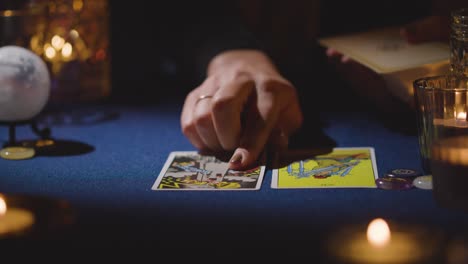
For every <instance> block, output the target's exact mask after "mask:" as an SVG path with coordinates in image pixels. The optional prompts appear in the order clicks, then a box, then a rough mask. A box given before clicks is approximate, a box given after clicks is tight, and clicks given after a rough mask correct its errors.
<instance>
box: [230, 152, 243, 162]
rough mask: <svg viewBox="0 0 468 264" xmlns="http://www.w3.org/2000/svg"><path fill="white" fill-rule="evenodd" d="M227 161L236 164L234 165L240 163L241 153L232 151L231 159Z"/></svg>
mask: <svg viewBox="0 0 468 264" xmlns="http://www.w3.org/2000/svg"><path fill="white" fill-rule="evenodd" d="M229 162H231V163H232V164H236V165H238V164H241V163H242V154H240V153H238V152H236V153H234V155H232V157H231V160H230V161H229Z"/></svg>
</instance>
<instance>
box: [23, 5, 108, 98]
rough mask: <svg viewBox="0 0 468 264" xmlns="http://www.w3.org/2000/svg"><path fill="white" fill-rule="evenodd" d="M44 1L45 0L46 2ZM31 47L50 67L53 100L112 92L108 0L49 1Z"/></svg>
mask: <svg viewBox="0 0 468 264" xmlns="http://www.w3.org/2000/svg"><path fill="white" fill-rule="evenodd" d="M43 2H44V1H43ZM45 3H46V7H47V16H48V17H47V24H46V28H45V29H44V32H43V34H42V35H37V36H36V37H33V38H31V42H30V48H31V49H32V50H33V51H34V52H36V53H37V54H39V55H40V56H41V57H42V58H43V59H44V60H45V62H46V63H47V65H48V66H49V69H50V72H51V79H52V87H51V96H50V101H51V102H52V103H54V102H55V103H66V102H90V101H98V100H101V99H105V98H106V97H108V96H109V95H110V92H111V83H110V82H111V78H110V53H109V11H108V0H49V1H45Z"/></svg>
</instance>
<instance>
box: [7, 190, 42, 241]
mask: <svg viewBox="0 0 468 264" xmlns="http://www.w3.org/2000/svg"><path fill="white" fill-rule="evenodd" d="M33 224H34V215H33V214H32V213H31V212H30V211H28V210H25V209H21V208H8V207H7V204H6V201H5V199H4V198H3V197H2V196H0V238H1V237H6V236H14V235H19V234H21V233H23V232H25V231H27V230H29V228H31V227H32V225H33Z"/></svg>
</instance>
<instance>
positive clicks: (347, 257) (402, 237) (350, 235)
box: [329, 218, 435, 264]
mask: <svg viewBox="0 0 468 264" xmlns="http://www.w3.org/2000/svg"><path fill="white" fill-rule="evenodd" d="M421 235H423V233H421V232H419V231H418V229H414V230H413V229H408V230H391V229H390V226H389V225H388V224H387V222H386V221H385V220H383V219H381V218H377V219H374V220H372V221H371V222H370V223H369V225H368V226H367V231H366V232H363V230H361V229H355V228H347V229H344V230H342V232H340V233H337V234H336V236H334V237H332V239H331V240H330V241H331V243H330V244H329V245H330V247H329V250H330V251H331V253H332V254H333V255H334V256H335V257H337V258H338V259H339V260H340V261H341V262H340V263H360V264H377V263H379V264H382V263H385V264H397V263H404V264H415V263H424V262H425V261H427V260H428V259H429V257H430V254H431V251H432V250H431V247H433V246H434V242H435V240H434V238H428V239H427V240H426V239H425V238H424V239H422V237H421Z"/></svg>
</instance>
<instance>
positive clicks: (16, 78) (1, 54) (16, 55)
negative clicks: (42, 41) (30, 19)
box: [0, 46, 51, 122]
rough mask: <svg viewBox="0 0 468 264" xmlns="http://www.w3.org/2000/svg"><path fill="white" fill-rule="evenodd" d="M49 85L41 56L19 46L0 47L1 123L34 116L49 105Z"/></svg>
mask: <svg viewBox="0 0 468 264" xmlns="http://www.w3.org/2000/svg"><path fill="white" fill-rule="evenodd" d="M50 87H51V80H50V75H49V69H48V68H47V65H46V64H45V62H44V61H43V60H42V58H41V57H39V56H38V55H37V54H35V53H34V52H32V51H31V50H29V49H26V48H23V47H20V46H4V47H1V48H0V122H18V121H27V120H30V119H33V118H34V117H35V116H36V115H38V114H39V113H40V112H41V111H42V109H43V108H44V107H45V105H46V104H47V101H48V100H49V95H50Z"/></svg>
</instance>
